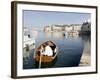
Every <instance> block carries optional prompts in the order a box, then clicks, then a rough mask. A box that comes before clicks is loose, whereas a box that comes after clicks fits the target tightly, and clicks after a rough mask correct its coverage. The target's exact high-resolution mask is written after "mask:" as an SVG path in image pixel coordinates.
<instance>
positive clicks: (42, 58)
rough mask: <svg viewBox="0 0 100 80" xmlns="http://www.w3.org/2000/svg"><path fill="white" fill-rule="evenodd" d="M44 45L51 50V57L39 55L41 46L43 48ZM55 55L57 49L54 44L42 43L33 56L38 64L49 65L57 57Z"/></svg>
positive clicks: (50, 42)
mask: <svg viewBox="0 0 100 80" xmlns="http://www.w3.org/2000/svg"><path fill="white" fill-rule="evenodd" d="M45 45H49V46H50V47H51V49H52V50H53V55H52V56H48V55H43V54H42V53H41V51H40V50H41V46H44V48H45ZM57 54H58V48H57V46H56V44H54V42H52V41H47V42H44V43H43V44H41V45H40V46H39V47H38V48H37V49H36V50H35V56H34V59H35V60H36V61H37V62H40V63H42V62H43V63H49V62H52V61H53V60H54V59H55V58H56V57H57Z"/></svg>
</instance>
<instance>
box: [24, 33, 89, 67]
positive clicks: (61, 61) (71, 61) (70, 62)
mask: <svg viewBox="0 0 100 80" xmlns="http://www.w3.org/2000/svg"><path fill="white" fill-rule="evenodd" d="M37 34H38V35H37V36H36V35H35V34H33V36H34V37H35V41H36V43H35V48H37V47H39V45H40V44H41V43H43V42H45V41H47V40H52V41H53V42H54V43H55V44H56V45H57V46H58V48H59V51H58V56H57V58H56V59H55V60H54V61H53V62H52V63H42V66H41V67H42V68H51V67H73V66H78V65H79V63H80V59H81V56H82V54H83V51H84V50H83V49H84V48H85V47H87V46H86V45H87V43H88V44H89V45H90V40H88V39H87V37H88V36H87V37H86V36H79V35H74V36H73V35H72V36H71V35H70V36H69V35H68V33H67V32H47V33H45V32H37ZM88 38H89V39H90V37H88ZM88 47H89V48H85V49H87V51H90V46H88ZM88 53H90V52H88ZM24 55H27V56H28V57H27V58H26V60H25V59H23V68H24V69H34V68H38V66H39V65H38V64H39V63H38V62H35V60H34V58H33V56H34V49H32V50H30V51H29V54H27V53H25V54H24ZM24 55H23V57H24Z"/></svg>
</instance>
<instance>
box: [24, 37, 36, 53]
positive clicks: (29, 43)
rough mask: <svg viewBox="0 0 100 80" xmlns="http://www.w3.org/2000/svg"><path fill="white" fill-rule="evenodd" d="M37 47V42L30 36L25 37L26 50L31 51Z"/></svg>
mask: <svg viewBox="0 0 100 80" xmlns="http://www.w3.org/2000/svg"><path fill="white" fill-rule="evenodd" d="M34 45H35V40H34V39H32V38H30V35H28V36H25V35H24V50H26V51H29V50H30V49H32V48H33V46H34Z"/></svg>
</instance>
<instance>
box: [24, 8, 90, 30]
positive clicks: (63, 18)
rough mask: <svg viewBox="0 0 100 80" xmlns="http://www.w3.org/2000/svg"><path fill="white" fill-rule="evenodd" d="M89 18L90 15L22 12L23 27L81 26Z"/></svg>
mask: <svg viewBox="0 0 100 80" xmlns="http://www.w3.org/2000/svg"><path fill="white" fill-rule="evenodd" d="M90 17H91V15H90V13H75V12H55V11H34V10H24V11H23V25H24V27H36V28H41V27H44V26H46V25H52V24H82V23H83V22H85V21H87V20H89V19H90Z"/></svg>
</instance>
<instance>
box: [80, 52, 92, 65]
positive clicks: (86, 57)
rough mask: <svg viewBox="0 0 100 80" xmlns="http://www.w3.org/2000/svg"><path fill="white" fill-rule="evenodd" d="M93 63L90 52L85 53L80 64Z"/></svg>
mask: <svg viewBox="0 0 100 80" xmlns="http://www.w3.org/2000/svg"><path fill="white" fill-rule="evenodd" d="M90 65H91V55H90V54H89V53H83V55H82V57H81V60H80V63H79V66H90Z"/></svg>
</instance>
